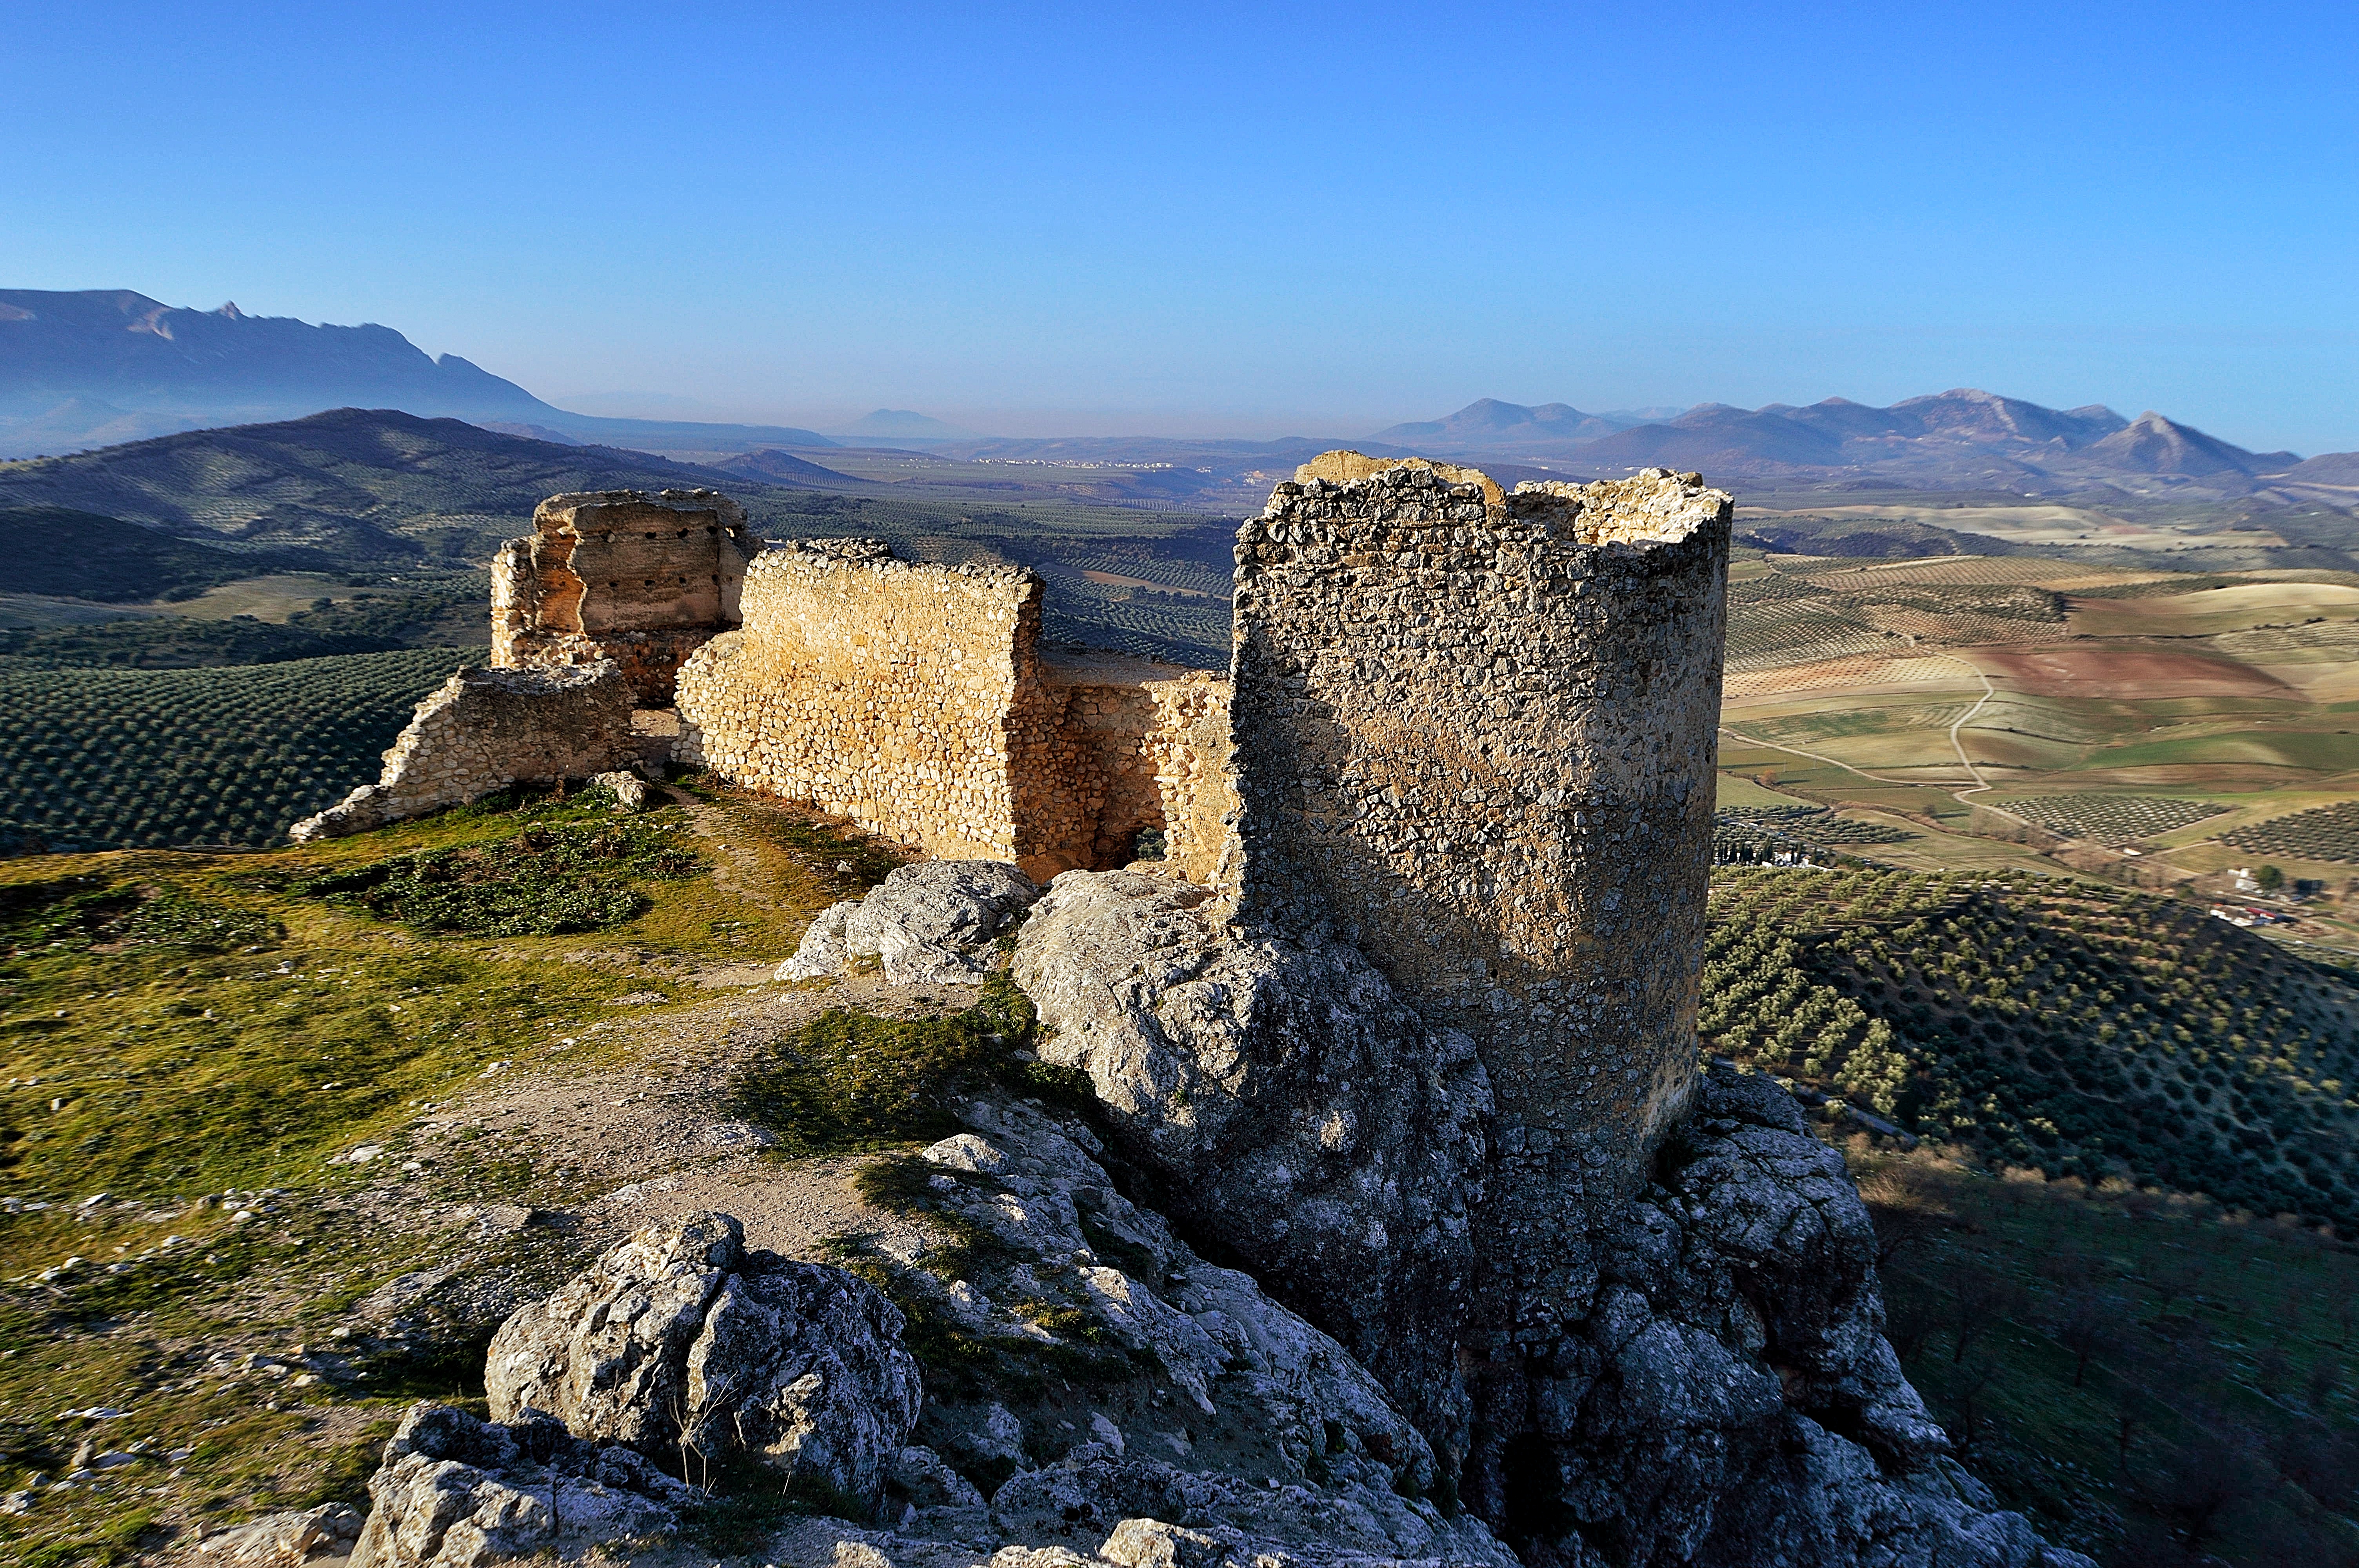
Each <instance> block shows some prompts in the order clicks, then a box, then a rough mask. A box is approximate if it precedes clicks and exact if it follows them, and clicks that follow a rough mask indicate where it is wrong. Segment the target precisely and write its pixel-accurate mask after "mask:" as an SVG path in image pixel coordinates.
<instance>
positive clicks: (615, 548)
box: [492, 490, 761, 706]
mask: <svg viewBox="0 0 2359 1568" xmlns="http://www.w3.org/2000/svg"><path fill="white" fill-rule="evenodd" d="M532 520H533V531H532V532H531V533H530V534H528V535H525V536H524V537H523V538H520V539H511V540H509V541H508V542H507V543H506V545H504V546H501V547H500V551H499V553H498V555H496V556H495V557H493V561H492V663H493V664H494V665H498V666H502V667H516V666H522V665H549V664H560V665H562V664H590V663H594V662H596V661H597V660H599V659H611V660H613V661H614V663H615V665H617V666H619V667H620V668H621V670H622V672H623V678H624V679H625V681H626V682H628V683H629V685H630V687H631V690H632V693H633V695H634V696H635V697H636V698H637V699H638V700H639V701H640V702H641V703H643V704H646V705H649V706H661V705H663V704H666V703H669V702H670V701H671V698H672V687H673V680H674V676H675V675H676V673H677V672H678V670H679V665H680V663H681V661H682V660H684V659H686V658H687V657H688V655H689V654H692V653H694V652H695V651H696V650H697V649H698V648H699V647H701V646H702V645H703V644H704V643H705V642H706V640H707V639H709V638H711V637H712V635H713V634H714V633H719V632H722V631H725V630H727V629H728V628H729V627H732V626H734V625H735V624H736V623H737V618H738V595H739V590H740V584H741V582H742V581H743V579H744V578H745V563H746V561H747V560H748V559H749V558H750V557H752V556H753V555H754V554H755V553H756V551H758V550H759V549H760V548H761V545H760V543H759V542H758V541H756V539H755V538H754V537H753V535H751V533H750V532H749V531H748V530H747V528H746V525H745V511H744V509H742V508H741V507H739V506H738V504H737V503H735V502H734V501H732V500H730V499H729V498H728V497H727V496H725V495H723V494H720V493H719V492H715V491H709V490H667V491H665V492H662V493H661V494H659V495H647V494H645V493H643V492H638V491H626V490H612V491H590V492H581V493H577V494H571V495H552V496H550V497H549V499H548V500H547V501H544V502H542V503H540V505H539V507H538V509H537V510H536V511H535V512H534V513H533V519H532Z"/></svg>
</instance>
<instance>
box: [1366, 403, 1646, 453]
mask: <svg viewBox="0 0 2359 1568" xmlns="http://www.w3.org/2000/svg"><path fill="white" fill-rule="evenodd" d="M1635 423H1636V420H1632V419H1619V420H1617V419H1614V418H1611V417H1608V416H1603V415H1598V414H1583V413H1582V411H1581V410H1580V409H1578V408H1575V407H1574V406H1572V405H1571V404H1569V403H1543V404H1541V405H1539V406H1538V407H1536V408H1531V407H1526V406H1524V405H1522V404H1520V403H1502V402H1500V401H1499V400H1498V399H1497V398H1495V397H1484V398H1480V399H1478V400H1476V401H1475V402H1473V403H1470V404H1468V405H1467V406H1465V407H1463V408H1462V409H1460V410H1459V411H1458V412H1457V413H1455V414H1451V415H1446V416H1443V417H1441V418H1440V419H1418V420H1412V421H1410V422H1409V423H1408V424H1406V425H1393V426H1388V427H1386V428H1385V429H1382V430H1379V431H1377V432H1376V433H1375V435H1374V436H1371V437H1369V439H1370V440H1372V441H1381V442H1383V443H1385V444H1386V445H1387V446H1395V447H1397V446H1404V445H1413V444H1415V443H1417V442H1419V441H1434V440H1442V441H1452V442H1456V443H1459V444H1461V445H1466V446H1489V445H1494V444H1496V443H1499V442H1502V441H1514V442H1527V441H1564V440H1581V439H1583V438H1590V437H1595V436H1610V435H1612V434H1613V433H1614V431H1616V430H1620V429H1625V428H1627V427H1629V426H1630V425H1633V424H1635Z"/></svg>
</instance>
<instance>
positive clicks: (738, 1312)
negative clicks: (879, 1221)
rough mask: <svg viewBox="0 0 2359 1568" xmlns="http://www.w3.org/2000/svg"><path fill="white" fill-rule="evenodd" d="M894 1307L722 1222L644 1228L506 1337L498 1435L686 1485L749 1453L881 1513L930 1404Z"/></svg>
mask: <svg viewBox="0 0 2359 1568" xmlns="http://www.w3.org/2000/svg"><path fill="white" fill-rule="evenodd" d="M902 1326H903V1320H902V1316H901V1313H900V1311H899V1309H898V1308H897V1307H895V1306H894V1305H893V1304H892V1303H889V1302H887V1301H886V1300H885V1298H884V1297H882V1296H880V1295H878V1294H877V1293H876V1292H875V1290H873V1289H871V1288H870V1287H869V1286H867V1285H865V1284H863V1283H862V1282H861V1281H858V1280H856V1279H854V1278H853V1276H851V1275H850V1274H847V1273H845V1272H844V1271H843V1270H841V1269H832V1268H829V1267H827V1266H826V1265H824V1264H819V1263H802V1262H795V1261H791V1260H787V1259H783V1258H779V1257H777V1256H775V1255H773V1254H769V1253H765V1252H759V1251H750V1252H749V1251H748V1250H747V1249H746V1248H745V1227H743V1226H741V1225H740V1224H739V1223H738V1222H737V1220H736V1219H735V1218H734V1217H731V1216H728V1215H722V1214H700V1215H693V1216H690V1217H687V1218H685V1219H681V1220H676V1221H672V1222H669V1223H667V1224H663V1225H658V1226H651V1227H647V1228H645V1229H642V1230H640V1231H637V1232H636V1233H635V1234H634V1235H633V1236H631V1238H629V1239H627V1240H625V1241H623V1242H620V1243H618V1244H616V1245H615V1246H614V1247H613V1248H611V1249H608V1250H607V1252H606V1253H605V1254H604V1255H603V1257H601V1258H600V1259H599V1260H598V1261H597V1263H596V1264H595V1265H594V1266H592V1268H591V1269H589V1270H588V1271H585V1272H583V1273H582V1274H580V1275H578V1276H576V1277H575V1278H574V1279H573V1280H572V1281H570V1282H569V1283H568V1284H566V1285H565V1286H564V1287H563V1288H562V1289H561V1290H560V1291H559V1292H557V1293H556V1294H555V1295H553V1296H550V1297H549V1299H548V1300H546V1301H544V1302H540V1303H537V1304H535V1305H532V1306H528V1307H527V1308H525V1309H524V1310H523V1311H521V1312H519V1313H517V1314H516V1315H515V1316H514V1317H512V1318H510V1319H509V1320H508V1321H507V1322H506V1324H504V1325H501V1327H500V1331H499V1333H498V1335H497V1336H495V1338H494V1339H493V1341H492V1348H491V1355H490V1357H489V1359H488V1362H487V1364H486V1367H485V1370H484V1390H485V1392H486V1394H487V1395H488V1396H489V1398H490V1401H491V1410H492V1416H493V1419H494V1420H495V1421H503V1422H506V1421H516V1420H521V1419H523V1418H524V1416H525V1414H526V1413H527V1412H528V1411H548V1412H549V1414H551V1415H552V1416H554V1417H555V1418H556V1419H557V1420H559V1421H560V1422H563V1424H564V1426H565V1428H566V1430H567V1431H569V1432H571V1433H572V1434H573V1435H574V1436H576V1437H582V1438H602V1439H609V1440H612V1441H614V1442H617V1443H623V1444H629V1445H630V1446H631V1447H633V1448H635V1449H636V1450H638V1451H639V1452H640V1453H642V1454H647V1455H649V1456H651V1457H656V1458H659V1459H662V1460H663V1461H665V1462H666V1463H667V1464H669V1463H672V1462H675V1461H677V1462H679V1463H682V1464H685V1465H689V1466H690V1467H691V1469H693V1468H694V1467H696V1466H698V1465H705V1466H710V1465H715V1464H718V1463H720V1462H721V1461H723V1459H725V1458H727V1457H729V1456H731V1455H733V1454H744V1455H745V1456H747V1457H749V1458H752V1459H754V1460H756V1461H758V1462H760V1463H762V1464H765V1465H769V1466H770V1467H772V1468H774V1469H777V1470H779V1471H781V1472H783V1473H784V1474H785V1475H787V1476H789V1477H790V1478H793V1479H796V1480H799V1481H803V1482H806V1483H817V1484H819V1485H821V1486H822V1487H826V1488H828V1489H831V1490H832V1491H834V1492H836V1493H839V1494H841V1495H843V1496H844V1497H846V1498H853V1499H859V1500H862V1501H864V1502H872V1503H873V1502H874V1500H875V1498H876V1497H877V1496H878V1495H879V1494H880V1493H881V1491H882V1489H883V1487H884V1483H885V1478H886V1474H887V1473H888V1471H889V1470H890V1468H891V1466H892V1465H893V1463H894V1461H895V1460H896V1459H897V1456H898V1455H899V1454H900V1452H901V1449H902V1446H903V1444H905V1443H906V1442H907V1440H908V1434H909V1430H910V1428H911V1427H912V1426H913V1425H914V1424H915V1423H916V1422H917V1419H918V1412H919V1407H920V1405H921V1403H922V1401H923V1394H922V1390H921V1387H920V1384H919V1376H918V1367H917V1363H916V1361H915V1360H913V1359H912V1358H911V1357H910V1356H909V1353H908V1351H907V1350H906V1349H904V1348H903V1347H902V1345H901V1331H902Z"/></svg>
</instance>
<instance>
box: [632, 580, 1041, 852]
mask: <svg viewBox="0 0 2359 1568" xmlns="http://www.w3.org/2000/svg"><path fill="white" fill-rule="evenodd" d="M742 605H743V612H744V618H745V625H744V627H743V629H741V630H739V631H735V632H730V633H723V634H722V635H720V636H718V637H715V638H713V639H712V641H711V642H709V643H705V644H704V646H703V647H701V648H700V649H698V650H697V652H696V653H695V654H692V655H691V656H690V658H689V660H688V662H687V663H686V664H685V665H682V666H681V668H680V671H679V687H678V703H679V716H680V727H681V734H680V743H679V750H678V752H676V753H675V754H676V755H677V756H678V757H679V760H680V761H682V762H689V763H691V764H697V765H702V766H706V767H710V768H712V770H713V771H715V772H716V773H720V774H722V775H723V777H725V778H728V779H731V780H733V781H734V782H735V783H738V784H745V785H748V786H751V787H753V788H756V789H762V790H766V791H768V792H770V793H771V794H773V795H783V796H785V797H786V798H788V799H789V800H799V801H807V802H810V804H812V805H814V806H818V807H820V808H821V810H824V811H829V812H832V813H835V814H837V815H840V816H847V817H850V818H851V819H852V820H853V822H856V823H858V824H859V825H860V826H861V827H864V828H866V829H868V830H869V831H870V832H873V833H877V834H881V835H883V836H884V837H886V838H892V839H896V840H897V841H899V842H901V843H904V844H909V845H913V846H916V847H919V848H922V849H926V850H927V851H928V852H929V853H931V854H933V855H935V856H938V857H940V858H943V859H980V860H1017V858H1018V855H1019V851H1020V849H1021V848H1022V847H1021V846H1019V844H1018V842H1017V832H1016V815H1015V802H1014V794H1013V789H1012V786H1011V784H1010V782H1009V756H1010V751H1011V742H1012V740H1013V738H1014V730H1015V729H1016V727H1017V725H1018V723H1019V721H1021V720H1024V719H1029V718H1032V716H1030V715H1028V714H1025V713H1020V712H1019V708H1020V706H1021V705H1020V704H1019V701H1018V697H1019V692H1018V689H1017V688H1018V683H1019V667H1018V661H1017V657H1016V650H1017V647H1018V646H1019V644H1022V645H1024V646H1026V647H1027V650H1028V647H1029V643H1030V642H1031V641H1032V640H1037V637H1038V623H1039V613H1040V579H1038V578H1037V577H1035V576H1034V575H1033V574H1032V573H1031V572H1029V571H1027V570H1025V569H1024V568H1018V567H985V566H962V567H934V566H919V565H917V564H914V563H912V562H908V561H901V560H896V559H894V558H893V556H892V553H891V551H890V550H889V549H888V548H887V547H886V546H885V545H884V544H882V543H881V542H879V541H876V540H873V539H832V540H819V541H799V542H796V543H792V544H787V545H781V546H776V547H774V548H772V549H769V550H767V551H765V552H764V553H763V554H762V555H760V556H758V557H756V558H755V560H754V562H753V564H752V566H750V567H749V568H747V570H746V573H745V586H744V589H743V599H742ZM1032 684H1033V685H1035V686H1036V687H1037V684H1038V682H1037V679H1035V680H1034V681H1033V683H1032ZM1031 728H1032V730H1035V731H1037V730H1038V720H1037V719H1033V723H1032V726H1031Z"/></svg>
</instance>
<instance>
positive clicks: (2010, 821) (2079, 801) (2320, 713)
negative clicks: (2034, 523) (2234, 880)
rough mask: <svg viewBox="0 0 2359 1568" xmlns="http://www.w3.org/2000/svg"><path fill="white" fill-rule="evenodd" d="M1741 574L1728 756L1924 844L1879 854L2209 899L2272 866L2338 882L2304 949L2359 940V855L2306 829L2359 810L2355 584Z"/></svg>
mask: <svg viewBox="0 0 2359 1568" xmlns="http://www.w3.org/2000/svg"><path fill="white" fill-rule="evenodd" d="M1731 577H1732V583H1731V589H1730V605H1729V623H1730V632H1729V649H1730V661H1729V675H1728V679H1727V684H1726V687H1725V698H1724V706H1723V725H1724V729H1723V734H1722V737H1721V746H1722V751H1721V763H1722V766H1723V770H1724V771H1727V772H1729V773H1733V774H1735V775H1737V776H1740V777H1742V778H1744V779H1745V780H1747V781H1749V782H1750V783H1752V784H1756V785H1758V786H1762V787H1766V788H1768V789H1772V790H1775V791H1777V792H1780V793H1782V794H1784V795H1788V796H1790V797H1792V798H1795V799H1799V800H1806V801H1810V802H1812V803H1815V804H1819V805H1823V806H1831V807H1834V808H1836V809H1838V810H1839V811H1841V812H1842V813H1843V814H1844V815H1846V816H1853V817H1855V818H1857V819H1859V820H1862V821H1880V822H1884V823H1886V824H1896V823H1897V824H1902V825H1906V826H1908V827H1911V828H1913V829H1916V830H1917V831H1916V832H1915V834H1914V836H1913V837H1912V838H1908V839H1906V840H1897V841H1894V842H1892V843H1889V844H1886V845H1882V846H1862V847H1861V849H1860V852H1861V853H1863V854H1865V855H1867V856H1868V857H1870V858H1872V859H1874V860H1881V861H1885V862H1887V863H1890V864H1894V865H1901V866H1913V867H1922V868H1926V869H1932V868H1935V867H1954V868H1961V869H2004V868H2008V867H2014V868H2020V869H2024V870H2040V871H2049V872H2051V873H2054V872H2063V873H2069V874H2073V875H2079V876H2084V877H2086V876H2095V877H2100V878H2104V879H2108V880H2112V881H2122V882H2129V883H2135V884H2137V885H2142V886H2158V887H2159V886H2184V887H2185V888H2186V889H2187V891H2189V892H2191V893H2193V894H2195V895H2197V896H2202V895H2205V894H2207V893H2209V894H2220V893H2225V892H2229V891H2231V890H2230V889H2229V886H2228V884H2227V882H2226V881H2224V879H2223V872H2224V871H2225V870H2226V868H2228V867H2230V866H2242V865H2245V864H2247V863H2248V862H2252V861H2255V860H2262V859H2266V860H2269V861H2270V862H2271V863H2274V864H2277V865H2279V867H2280V869H2281V871H2283V873H2284V875H2285V876H2286V878H2287V879H2288V881H2296V880H2305V879H2307V880H2310V881H2318V882H2322V883H2324V884H2325V886H2326V890H2327V891H2326V893H2325V895H2324V896H2323V897H2321V898H2318V899H2315V900H2313V901H2312V902H2311V903H2310V904H2309V905H2308V906H2306V909H2305V911H2304V914H2303V916H2302V920H2301V923H2300V925H2299V926H2298V927H2296V930H2297V931H2298V932H2299V935H2302V936H2303V937H2305V938H2308V939H2312V940H2317V941H2322V942H2329V943H2334V944H2340V945H2344V946H2351V947H2354V948H2359V924H2354V923H2346V922H2345V921H2344V920H2343V918H2342V916H2343V904H2342V901H2343V889H2344V884H2345V882H2346V881H2349V880H2350V877H2351V866H2352V864H2353V863H2354V861H2353V860H2343V859H2340V858H2339V857H2341V856H2343V855H2345V854H2349V855H2352V856H2353V857H2354V860H2359V841H2346V839H2345V838H2343V837H2342V836H2340V835H2339V834H2338V833H2337V832H2336V831H2334V829H2333V820H2334V817H2333V814H2332V813H2331V812H2330V813H2325V814H2321V816H2318V817H2315V818H2313V819H2311V820H2310V822H2308V823H2305V824H2303V825H2302V826H2300V827H2296V826H2294V825H2293V824H2294V822H2295V821H2296V819H2295V818H2294V816H2293V814H2294V813H2297V812H2301V811H2306V810H2309V809H2310V808H2313V807H2321V806H2326V807H2331V806H2335V805H2337V803H2339V802H2341V801H2343V800H2345V799H2359V585H2354V582H2353V581H2352V579H2351V574H2350V573H2348V572H2344V571H2338V570H2331V569H2328V570H2321V571H2318V572H2316V573H2302V572H2299V571H2298V570H2289V569H2274V570H2270V571H2267V572H2257V571H2256V572H2227V573H2222V572H2210V573H2202V574H2196V573H2187V574H2179V573H2170V572H2166V571H2160V570H2158V569H2156V568H2153V567H2151V566H2139V567H2130V566H2124V567H2120V568H2111V567H2104V566H2097V565H2093V564H2090V563H2087V562H2079V561H2071V560H2053V559H2048V558H2045V557H2034V556H2028V555H2008V556H1995V557H1973V556H1951V557H1933V558H1928V559H1915V560H1890V561H1887V560H1877V561H1870V562H1864V563H1863V562H1860V561H1856V560H1853V559H1849V558H1837V557H1798V556H1779V555H1772V556H1767V557H1746V556H1745V553H1743V552H1740V558H1739V559H1738V561H1737V562H1736V563H1735V565H1734V568H1732V573H1731ZM2270 819H2280V821H2281V822H2282V823H2283V824H2284V825H2283V826H2278V827H2256V826H2255V825H2256V824H2265V823H2267V822H2269V821H2270ZM2353 913H2354V914H2359V906H2354V910H2353Z"/></svg>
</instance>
